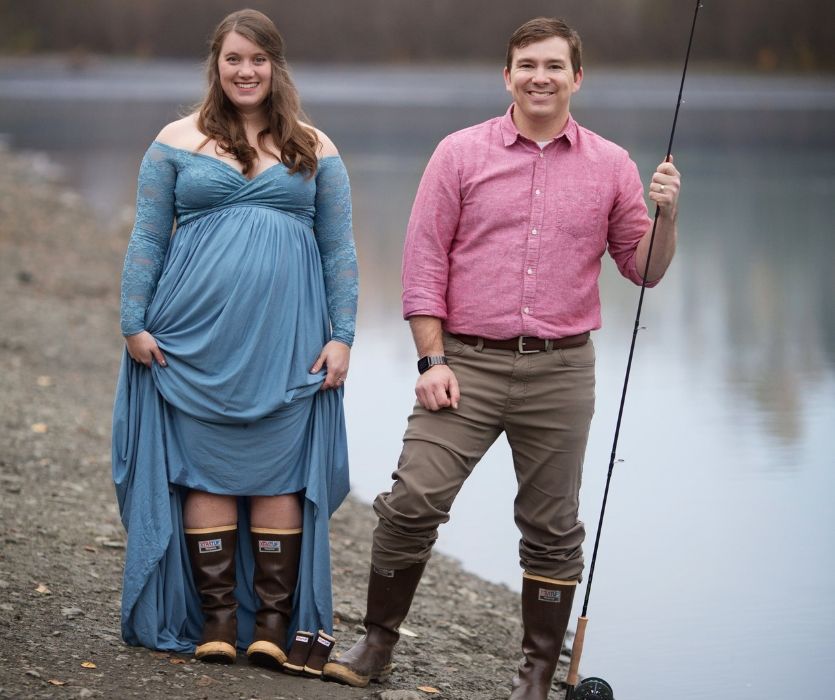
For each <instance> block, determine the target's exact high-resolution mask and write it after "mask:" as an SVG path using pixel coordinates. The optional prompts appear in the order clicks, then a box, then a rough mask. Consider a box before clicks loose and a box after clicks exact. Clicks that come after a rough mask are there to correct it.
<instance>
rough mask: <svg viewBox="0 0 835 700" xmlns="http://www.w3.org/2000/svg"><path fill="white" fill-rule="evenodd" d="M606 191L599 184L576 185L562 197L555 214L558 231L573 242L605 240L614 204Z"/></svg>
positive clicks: (559, 195)
mask: <svg viewBox="0 0 835 700" xmlns="http://www.w3.org/2000/svg"><path fill="white" fill-rule="evenodd" d="M609 199H610V198H609V194H608V192H607V191H606V190H605V188H603V187H601V186H600V185H599V184H598V183H596V182H578V183H573V185H572V186H571V187H568V188H565V189H563V190H562V191H561V192H559V193H558V196H557V201H556V202H555V204H554V207H553V211H554V215H555V217H556V220H555V221H554V226H555V228H556V230H557V231H559V232H561V233H564V234H568V235H569V236H571V237H572V238H589V237H595V238H601V237H602V238H605V237H606V231H607V229H608V225H609V210H610V209H611V203H610V201H609Z"/></svg>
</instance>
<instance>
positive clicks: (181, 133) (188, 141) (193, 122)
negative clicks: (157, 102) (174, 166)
mask: <svg viewBox="0 0 835 700" xmlns="http://www.w3.org/2000/svg"><path fill="white" fill-rule="evenodd" d="M156 140H157V141H159V142H160V143H164V144H165V145H167V146H173V147H174V148H181V149H183V150H185V151H194V150H196V149H197V148H198V147H199V146H200V144H202V143H203V142H204V141H205V140H206V136H205V134H203V133H201V131H200V130H199V129H198V128H197V112H195V113H194V114H189V115H188V116H187V117H183V118H182V119H178V120H177V121H174V122H171V123H170V124H166V125H165V126H164V127H163V128H162V131H160V132H159V134H157V138H156Z"/></svg>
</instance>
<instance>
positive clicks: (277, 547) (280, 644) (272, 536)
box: [246, 528, 302, 668]
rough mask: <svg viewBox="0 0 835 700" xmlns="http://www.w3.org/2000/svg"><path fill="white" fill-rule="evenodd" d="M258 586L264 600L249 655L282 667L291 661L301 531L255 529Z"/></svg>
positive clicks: (260, 595) (257, 592)
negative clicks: (289, 645) (289, 642)
mask: <svg viewBox="0 0 835 700" xmlns="http://www.w3.org/2000/svg"><path fill="white" fill-rule="evenodd" d="M251 537H252V555H253V558H254V559H255V576H254V580H253V583H254V587H255V593H256V595H257V596H258V598H259V599H260V601H261V603H260V607H259V608H258V612H257V613H256V614H255V632H254V633H253V635H252V639H253V641H252V644H250V645H249V648H248V649H247V650H246V655H247V658H248V659H249V660H250V661H251V662H252V663H254V664H258V665H259V666H267V667H269V668H282V667H283V666H284V664H285V663H287V627H288V625H289V624H290V616H291V615H292V613H293V594H294V593H295V592H296V583H297V582H298V579H299V556H300V554H301V544H302V531H301V530H270V529H266V528H252V530H251Z"/></svg>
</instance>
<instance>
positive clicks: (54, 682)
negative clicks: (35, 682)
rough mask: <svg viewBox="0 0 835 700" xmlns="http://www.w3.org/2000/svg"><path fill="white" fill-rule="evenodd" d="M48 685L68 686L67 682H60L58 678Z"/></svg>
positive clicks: (49, 681) (51, 679)
mask: <svg viewBox="0 0 835 700" xmlns="http://www.w3.org/2000/svg"><path fill="white" fill-rule="evenodd" d="M47 683H49V684H50V685H66V684H67V681H59V680H58V679H57V678H50V679H49V680H48V681H47Z"/></svg>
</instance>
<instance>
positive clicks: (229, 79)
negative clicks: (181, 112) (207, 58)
mask: <svg viewBox="0 0 835 700" xmlns="http://www.w3.org/2000/svg"><path fill="white" fill-rule="evenodd" d="M217 69H218V74H219V76H220V86H221V88H222V89H223V92H224V94H225V95H226V97H228V98H229V101H230V102H231V103H232V104H233V105H235V107H236V108H237V109H238V111H240V112H253V111H258V110H260V109H261V108H262V105H263V103H264V102H265V101H266V99H267V98H268V97H269V95H270V90H271V87H272V72H273V68H272V63H270V58H269V56H268V55H267V52H266V51H264V50H263V49H262V48H261V47H260V46H258V45H257V44H253V43H252V42H251V41H250V40H249V39H247V38H245V37H243V36H241V35H240V34H238V33H237V32H234V31H233V32H229V34H227V35H226V38H225V39H224V40H223V44H222V45H221V48H220V55H219V56H218V59H217Z"/></svg>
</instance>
